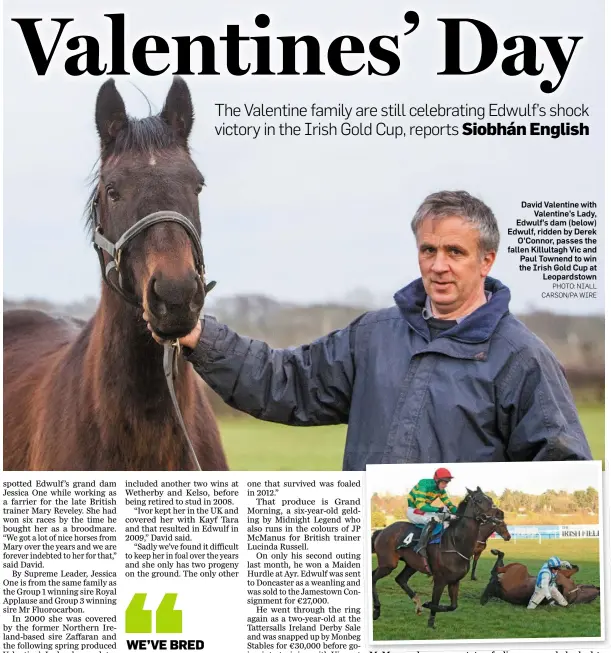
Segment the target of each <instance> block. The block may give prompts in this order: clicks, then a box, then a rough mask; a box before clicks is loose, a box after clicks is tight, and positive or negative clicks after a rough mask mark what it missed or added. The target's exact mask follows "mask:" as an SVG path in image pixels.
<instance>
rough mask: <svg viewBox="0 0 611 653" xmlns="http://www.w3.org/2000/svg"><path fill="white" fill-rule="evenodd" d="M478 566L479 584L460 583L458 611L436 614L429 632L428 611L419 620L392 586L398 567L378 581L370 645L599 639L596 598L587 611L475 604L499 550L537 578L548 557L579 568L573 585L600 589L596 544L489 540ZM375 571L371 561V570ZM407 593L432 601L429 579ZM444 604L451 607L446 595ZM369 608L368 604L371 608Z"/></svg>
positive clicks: (413, 584)
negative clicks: (494, 552)
mask: <svg viewBox="0 0 611 653" xmlns="http://www.w3.org/2000/svg"><path fill="white" fill-rule="evenodd" d="M488 545H489V546H488V548H487V549H486V551H484V553H483V554H482V557H481V558H480V561H479V563H478V566H477V578H478V580H476V581H472V580H470V578H469V577H466V578H465V579H463V580H462V581H461V583H460V591H459V596H458V609H457V610H456V611H455V612H448V613H439V614H438V615H437V619H436V623H435V625H436V628H435V629H434V630H432V629H430V628H428V626H427V619H428V615H429V611H428V610H424V612H423V615H422V616H420V617H418V616H416V614H415V610H414V604H413V603H412V601H411V600H410V599H409V597H408V596H407V594H405V592H404V591H403V590H402V589H401V588H400V587H399V586H398V585H397V583H395V580H394V577H395V576H396V575H397V573H398V571H399V570H400V569H402V567H403V563H400V565H399V567H398V568H397V570H396V571H395V572H393V573H392V574H390V575H389V576H387V577H386V578H383V579H382V580H380V581H378V583H377V588H378V595H379V597H380V603H381V606H382V611H381V615H380V618H379V619H377V620H376V621H374V622H373V633H374V635H373V636H374V640H376V641H389V640H395V641H396V640H427V639H435V640H466V639H476V640H479V639H505V640H506V639H536V638H549V637H600V610H601V602H600V598H598V599H596V600H595V601H594V602H593V603H589V604H587V605H572V606H569V607H568V608H562V607H559V606H544V607H539V608H537V609H536V610H527V609H526V608H525V607H522V606H515V605H510V604H509V603H504V602H502V601H499V600H498V599H491V600H490V601H489V602H488V603H487V604H486V605H484V606H482V605H480V602H479V599H480V596H481V594H482V591H483V590H484V588H485V586H486V585H487V583H488V580H489V577H490V570H491V569H492V565H493V564H494V561H495V560H496V557H495V556H493V555H492V554H491V553H490V548H499V549H500V550H501V551H504V553H505V563H506V564H509V563H510V562H521V563H523V564H525V565H526V566H527V567H528V571H529V573H530V574H532V575H535V574H536V573H537V571H538V570H539V568H540V567H541V565H542V564H543V562H544V561H545V560H546V559H547V558H549V557H550V556H552V555H557V556H559V557H560V558H561V559H562V560H569V561H570V562H572V563H574V564H577V565H579V571H578V572H577V574H576V575H575V576H574V579H575V581H576V582H577V583H584V584H589V585H600V578H599V576H600V566H599V562H598V560H599V558H598V546H599V541H598V540H597V539H579V540H573V539H566V540H542V542H541V544H539V542H538V540H512V541H510V542H503V541H502V540H490V541H489V542H488ZM376 566H377V559H376V556H375V555H374V556H372V569H375V568H376ZM410 587H412V588H413V589H414V590H415V591H417V592H418V595H419V596H420V597H421V599H422V602H423V603H424V602H426V601H429V600H430V599H431V591H432V583H431V579H430V578H427V577H426V576H423V575H422V574H416V575H415V576H414V577H413V578H412V579H411V581H410ZM442 604H444V605H449V599H448V594H447V590H446V591H445V592H444V595H443V597H442ZM370 608H371V603H369V608H368V609H370Z"/></svg>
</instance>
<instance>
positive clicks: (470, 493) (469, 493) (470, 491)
mask: <svg viewBox="0 0 611 653" xmlns="http://www.w3.org/2000/svg"><path fill="white" fill-rule="evenodd" d="M465 489H466V490H467V494H468V495H469V496H471V495H472V494H473V491H472V490H470V489H469V488H465Z"/></svg>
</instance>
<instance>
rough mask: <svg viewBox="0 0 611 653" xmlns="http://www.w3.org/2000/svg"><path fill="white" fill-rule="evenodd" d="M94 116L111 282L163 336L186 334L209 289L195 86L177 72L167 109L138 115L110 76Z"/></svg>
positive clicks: (98, 223) (99, 206) (99, 217)
mask: <svg viewBox="0 0 611 653" xmlns="http://www.w3.org/2000/svg"><path fill="white" fill-rule="evenodd" d="M95 120H96V126H97V130H98V134H99V136H100V149H101V157H100V170H99V178H98V183H97V188H96V189H95V190H94V198H93V199H94V203H92V211H91V216H90V220H91V226H92V228H93V229H94V230H96V231H97V233H98V234H99V235H98V236H97V238H98V239H99V240H98V244H99V243H100V242H101V243H102V247H101V248H98V252H99V255H100V256H101V257H103V259H101V260H103V265H104V266H108V265H110V266H111V269H109V271H108V279H109V281H112V278H111V273H112V274H113V275H115V276H114V279H115V281H114V282H113V283H112V284H111V285H113V286H115V289H117V288H118V289H119V291H120V292H121V294H123V295H124V297H126V298H130V299H131V301H132V303H134V304H137V305H138V304H139V305H140V306H141V307H142V308H144V309H145V310H146V312H147V313H148V315H149V322H150V324H151V326H152V328H153V329H154V331H155V332H157V333H158V334H159V335H160V336H165V337H171V338H176V337H180V336H183V335H186V334H187V333H189V332H190V331H191V330H192V329H193V328H194V326H195V324H196V322H197V319H198V318H199V313H200V311H201V309H202V307H203V302H204V295H205V290H204V281H203V261H202V260H201V246H200V244H199V233H200V231H201V226H200V218H199V205H198V194H199V193H200V191H201V190H202V188H203V185H204V179H203V177H202V175H201V173H200V172H199V170H198V169H197V166H196V165H195V163H194V162H193V160H192V159H191V156H190V153H189V146H188V138H189V134H190V132H191V127H192V125H193V105H192V103H191V96H190V93H189V89H188V88H187V85H186V84H185V82H184V81H183V80H182V79H180V78H178V77H176V78H174V81H173V83H172V86H171V88H170V90H169V92H168V95H167V97H166V100H165V104H164V107H163V109H162V111H161V112H160V113H159V114H158V115H156V116H149V117H147V118H144V119H141V120H137V119H133V118H130V117H128V116H127V114H126V111H125V105H124V103H123V99H122V98H121V95H120V94H119V92H118V91H117V89H116V88H115V84H114V81H113V80H108V81H107V82H105V83H104V84H103V85H102V87H101V88H100V90H99V93H98V97H97V103H96V114H95ZM158 212H165V213H163V214H158ZM152 214H156V215H155V216H154V217H153V216H152ZM145 217H147V220H142V219H143V218H145ZM139 221H141V222H139ZM136 223H139V225H138V228H136V229H135V231H134V230H133V229H132V228H133V227H134V225H136ZM185 223H186V224H185ZM139 228H142V230H139ZM130 229H132V230H131V231H128V230H130ZM126 232H127V234H126ZM124 235H126V236H127V235H129V238H128V239H127V242H126V243H125V246H124V247H123V248H122V249H121V251H120V252H119V253H118V254H117V253H113V255H112V256H111V255H110V254H109V253H108V251H109V247H108V243H110V250H112V245H117V244H121V242H122V241H121V240H120V239H121V237H122V236H124ZM117 241H119V243H117ZM102 249H105V250H106V251H104V252H102ZM113 257H114V265H116V268H117V269H116V272H115V271H114V270H112V267H114V266H113V263H112V261H113ZM103 273H104V268H103ZM117 273H118V274H117Z"/></svg>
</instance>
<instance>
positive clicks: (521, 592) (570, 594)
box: [480, 549, 600, 605]
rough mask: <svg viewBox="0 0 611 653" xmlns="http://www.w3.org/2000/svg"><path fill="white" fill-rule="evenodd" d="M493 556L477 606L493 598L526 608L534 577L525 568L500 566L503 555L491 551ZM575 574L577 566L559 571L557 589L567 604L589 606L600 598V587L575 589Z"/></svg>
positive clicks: (513, 563) (581, 586) (576, 587)
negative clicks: (487, 577)
mask: <svg viewBox="0 0 611 653" xmlns="http://www.w3.org/2000/svg"><path fill="white" fill-rule="evenodd" d="M491 553H492V554H494V555H495V556H497V559H496V562H495V563H494V566H493V567H492V571H491V572H490V581H489V582H488V585H487V586H486V589H484V591H483V593H482V596H481V598H480V603H481V604H482V605H485V604H486V603H488V601H489V600H490V599H491V598H493V597H495V598H498V599H500V600H501V601H506V602H507V603H513V604H515V605H528V603H529V601H530V598H531V596H532V595H533V592H534V591H535V583H536V581H537V577H536V576H530V575H529V573H528V569H527V567H526V565H523V564H521V563H519V562H512V563H511V564H509V565H506V566H505V565H503V562H504V556H505V554H504V553H503V551H499V550H497V549H491ZM578 571H579V567H578V566H577V565H573V567H572V568H571V569H560V570H559V571H558V574H557V576H556V583H557V585H558V589H559V590H560V592H561V593H562V595H563V596H564V598H565V599H566V600H567V602H568V603H591V602H592V601H594V600H595V599H596V598H597V597H598V596H600V587H597V586H594V585H578V584H577V583H575V581H574V580H573V578H572V577H573V576H574V575H575V574H576V573H577V572H578Z"/></svg>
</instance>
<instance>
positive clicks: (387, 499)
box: [371, 487, 599, 528]
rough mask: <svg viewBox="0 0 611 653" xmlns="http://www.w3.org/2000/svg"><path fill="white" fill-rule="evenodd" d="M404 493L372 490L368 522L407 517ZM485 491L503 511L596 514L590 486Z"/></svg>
mask: <svg viewBox="0 0 611 653" xmlns="http://www.w3.org/2000/svg"><path fill="white" fill-rule="evenodd" d="M407 494H408V491H407V490H406V492H405V495H389V494H378V493H377V492H376V493H374V494H373V495H372V497H371V517H372V525H373V526H374V527H376V528H378V527H383V526H385V525H386V523H387V521H388V518H391V519H390V520H391V521H400V520H405V519H406V518H407V516H406V513H407ZM486 494H487V495H488V496H489V497H490V498H491V499H492V500H493V501H494V503H495V505H496V506H498V507H499V508H500V509H501V510H503V511H504V512H506V513H512V512H513V513H517V512H534V513H541V514H545V513H552V514H571V513H576V512H587V513H595V514H598V506H599V497H598V491H597V490H596V489H595V488H593V487H588V488H587V489H585V490H575V492H566V491H565V490H546V491H545V492H543V493H542V494H528V493H526V492H522V491H520V490H510V489H506V490H504V491H503V493H502V494H500V495H498V494H497V493H496V492H493V491H487V492H486ZM450 498H451V499H452V502H453V503H454V504H455V505H458V504H459V503H460V501H461V500H462V499H463V498H464V497H461V496H451V497H450ZM439 505H441V504H439Z"/></svg>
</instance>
